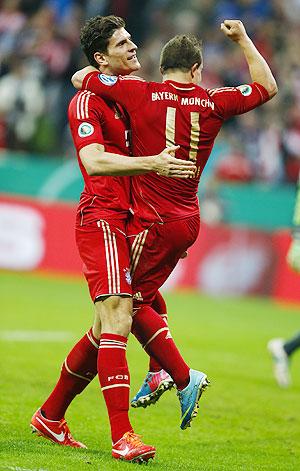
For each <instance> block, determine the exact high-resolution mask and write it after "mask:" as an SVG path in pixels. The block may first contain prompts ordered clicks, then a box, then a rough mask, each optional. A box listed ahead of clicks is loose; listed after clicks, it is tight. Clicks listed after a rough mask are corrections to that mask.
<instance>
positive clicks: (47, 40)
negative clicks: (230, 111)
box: [0, 0, 300, 183]
mask: <svg viewBox="0 0 300 471" xmlns="http://www.w3.org/2000/svg"><path fill="white" fill-rule="evenodd" d="M97 14H100V15H106V14H117V15H120V16H123V17H124V18H125V19H126V21H127V29H128V30H129V31H130V33H131V34H132V37H133V39H134V41H135V42H136V43H137V44H138V46H139V58H140V61H141V64H142V71H141V75H142V76H143V77H144V78H147V79H150V80H160V74H159V70H158V61H159V52H160V49H161V47H162V45H163V44H164V43H165V42H166V41H167V40H168V39H170V37H172V36H173V35H175V34H178V33H192V34H196V35H198V36H200V37H201V38H202V40H203V46H204V72H203V84H202V85H203V86H204V87H207V88H213V87H219V86H226V85H230V86H232V85H240V84H243V83H247V82H249V80H250V79H249V73H248V69H247V66H246V63H245V60H244V59H243V55H242V54H241V51H240V50H239V48H238V47H237V46H236V45H234V44H232V43H231V42H230V41H229V40H228V39H227V38H225V36H224V35H223V33H222V32H220V28H219V26H220V23H221V21H223V19H225V18H239V19H241V20H242V21H243V22H244V24H245V26H246V28H247V31H248V33H249V35H250V36H251V38H252V39H253V40H254V42H255V44H256V45H257V47H258V48H259V50H260V51H261V52H262V54H263V55H264V56H265V57H266V59H267V61H268V63H269V64H270V66H271V68H272V70H273V72H274V74H275V76H276V79H277V82H278V86H279V94H278V95H277V97H275V99H273V100H272V101H271V102H270V103H268V104H267V105H266V106H264V107H263V108H259V109H258V110H256V111H253V112H251V113H248V114H246V115H243V116H242V117H239V118H238V119H232V120H230V121H228V123H227V124H226V125H225V126H224V128H223V131H222V133H221V135H220V137H219V139H218V149H219V152H218V158H216V159H215V160H214V163H213V165H212V168H213V173H214V174H215V175H217V177H218V178H220V179H221V180H230V181H252V180H255V181H264V182H270V183H280V182H295V181H296V180H297V177H298V173H299V169H300V53H299V37H300V0H289V1H287V2H284V1H282V0H220V1H217V0H185V1H184V2H182V1H180V0H142V1H138V0H85V1H79V0H0V64H1V65H0V147H1V148H4V149H13V150H24V151H28V152H33V153H37V154H43V155H47V156H50V155H61V156H64V157H69V158H72V157H73V155H74V151H73V149H72V143H71V140H70V134H69V130H68V125H67V107H68V103H69V101H70V99H71V97H72V96H73V94H74V89H73V87H72V85H71V83H70V77H71V75H72V74H73V73H74V71H75V70H76V69H78V68H79V67H82V66H83V65H85V64H86V60H85V58H84V56H83V54H82V52H81V49H80V44H79V31H80V28H81V26H82V25H83V23H84V22H85V20H86V19H87V18H89V17H91V16H95V15H97Z"/></svg>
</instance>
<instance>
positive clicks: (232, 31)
mask: <svg viewBox="0 0 300 471" xmlns="http://www.w3.org/2000/svg"><path fill="white" fill-rule="evenodd" d="M221 31H223V33H224V34H225V36H227V37H228V38H230V39H231V40H232V41H234V42H236V43H238V42H239V41H241V40H242V39H245V38H248V36H247V33H246V30H245V27H244V25H243V23H242V22H241V21H240V20H224V21H223V23H222V24H221Z"/></svg>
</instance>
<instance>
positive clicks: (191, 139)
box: [83, 72, 269, 221]
mask: <svg viewBox="0 0 300 471" xmlns="http://www.w3.org/2000/svg"><path fill="white" fill-rule="evenodd" d="M83 88H86V89H89V90H91V91H92V92H94V93H96V94H98V95H101V96H102V97H104V98H106V99H115V100H116V101H117V102H118V103H120V104H122V105H123V106H124V107H125V108H126V110H127V111H128V113H129V116H130V125H131V129H132V147H133V154H134V155H135V156H138V155H149V154H158V153H159V152H161V150H162V149H163V148H164V147H165V146H166V145H174V144H176V145H179V146H180V149H179V150H178V151H177V152H176V156H177V157H178V158H181V159H189V160H193V161H194V162H195V164H196V166H197V172H196V175H195V177H193V178H190V179H179V178H178V179H174V178H167V177H163V176H159V175H157V174H156V173H153V172H152V173H148V174H145V175H141V176H137V177H134V178H133V179H132V196H133V202H134V206H133V207H134V211H135V213H137V214H138V215H139V216H140V217H141V218H142V219H145V220H147V221H165V220H173V219H180V218H185V217H189V216H192V215H194V214H196V213H197V212H198V211H199V208H198V198H197V190H198V184H199V179H200V176H201V173H202V171H203V169H204V166H205V164H206V162H207V160H208V158H209V156H210V153H211V150H212V147H213V144H214V140H215V138H216V136H217V134H218V132H219V130H220V128H221V126H222V123H223V121H224V120H225V119H227V118H229V117H231V116H233V115H238V114H241V113H246V112H247V111H249V110H252V109H253V108H255V107H257V106H259V105H261V104H262V103H264V102H266V101H267V100H268V99H269V94H268V92H267V91H266V90H265V88H264V87H262V86H261V85H260V84H258V83H252V84H249V85H241V86H239V87H222V88H216V89H212V90H205V89H203V88H202V87H200V86H198V85H195V84H193V83H188V84H186V83H178V82H174V81H171V80H167V81H165V82H162V83H156V82H146V81H144V80H143V79H141V78H139V77H132V76H125V77H121V76H120V77H110V80H107V77H106V76H105V75H103V74H99V73H97V72H92V73H91V74H88V75H87V76H86V78H85V80H84V83H83Z"/></svg>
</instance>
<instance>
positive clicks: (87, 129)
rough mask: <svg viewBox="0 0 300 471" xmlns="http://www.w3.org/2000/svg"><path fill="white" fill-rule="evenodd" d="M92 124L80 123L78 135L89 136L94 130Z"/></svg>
mask: <svg viewBox="0 0 300 471" xmlns="http://www.w3.org/2000/svg"><path fill="white" fill-rule="evenodd" d="M94 130H95V129H94V126H93V125H92V124H90V123H81V124H80V125H79V127H78V135H79V137H88V136H91V135H92V134H93V132H94Z"/></svg>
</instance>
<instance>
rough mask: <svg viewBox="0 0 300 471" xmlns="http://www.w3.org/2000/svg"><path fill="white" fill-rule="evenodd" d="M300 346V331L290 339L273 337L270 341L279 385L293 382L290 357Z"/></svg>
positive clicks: (275, 374)
mask: <svg viewBox="0 0 300 471" xmlns="http://www.w3.org/2000/svg"><path fill="white" fill-rule="evenodd" d="M299 347H300V332H298V333H297V334H296V335H295V336H294V337H292V338H291V339H289V340H286V341H285V340H283V339H272V340H270V341H269V343H268V349H269V352H270V353H271V355H272V359H273V370H274V376H275V379H276V381H277V383H278V385H279V386H281V387H283V388H284V387H288V386H289V385H290V384H291V376H290V358H291V356H292V355H293V353H294V352H295V351H296V350H297V349H298V348H299Z"/></svg>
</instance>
